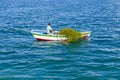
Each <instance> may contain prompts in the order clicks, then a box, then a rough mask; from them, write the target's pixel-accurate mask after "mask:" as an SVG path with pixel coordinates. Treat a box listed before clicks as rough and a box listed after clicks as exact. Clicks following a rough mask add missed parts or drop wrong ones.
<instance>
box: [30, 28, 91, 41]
mask: <svg viewBox="0 0 120 80" xmlns="http://www.w3.org/2000/svg"><path fill="white" fill-rule="evenodd" d="M31 33H32V35H33V37H34V38H35V39H36V40H39V41H61V40H67V37H66V36H65V35H57V34H56V35H54V34H46V32H44V31H41V30H39V31H38V30H32V31H31ZM82 34H83V36H82V38H83V39H87V38H88V37H89V36H90V34H91V32H82Z"/></svg>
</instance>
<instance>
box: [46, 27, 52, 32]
mask: <svg viewBox="0 0 120 80" xmlns="http://www.w3.org/2000/svg"><path fill="white" fill-rule="evenodd" d="M51 30H52V28H51V26H47V33H48V34H50V33H51V32H50V31H51Z"/></svg>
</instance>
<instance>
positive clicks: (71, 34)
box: [59, 28, 82, 43]
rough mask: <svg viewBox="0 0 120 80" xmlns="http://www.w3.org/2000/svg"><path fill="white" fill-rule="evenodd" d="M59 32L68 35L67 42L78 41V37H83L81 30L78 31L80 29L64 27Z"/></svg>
mask: <svg viewBox="0 0 120 80" xmlns="http://www.w3.org/2000/svg"><path fill="white" fill-rule="evenodd" d="M59 34H60V35H66V37H67V40H66V42H67V43H70V42H74V41H77V40H78V39H80V38H82V33H81V32H78V31H76V30H73V29H71V28H64V29H62V30H60V31H59Z"/></svg>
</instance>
